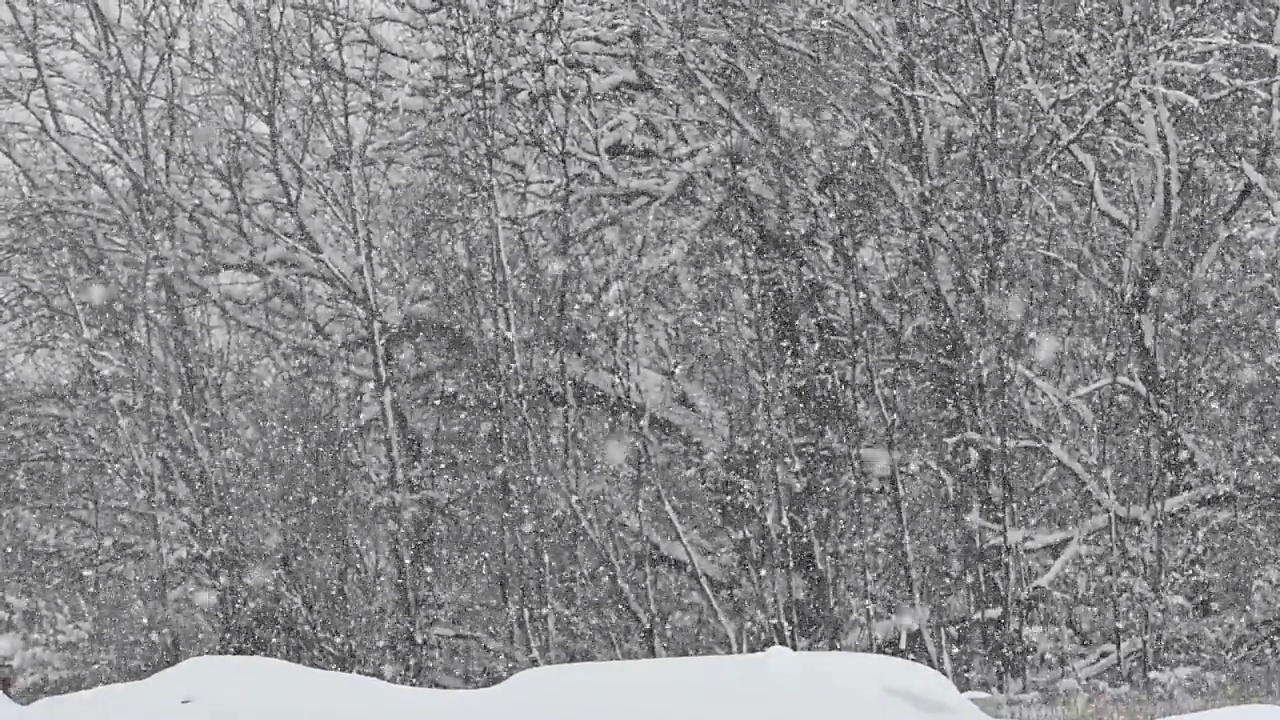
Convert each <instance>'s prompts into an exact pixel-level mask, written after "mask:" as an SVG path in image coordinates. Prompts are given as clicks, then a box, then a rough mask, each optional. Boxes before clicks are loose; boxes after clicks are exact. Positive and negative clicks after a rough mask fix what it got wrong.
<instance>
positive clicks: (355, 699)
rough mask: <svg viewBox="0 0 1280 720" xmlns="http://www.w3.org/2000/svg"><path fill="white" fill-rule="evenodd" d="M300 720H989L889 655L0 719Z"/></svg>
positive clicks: (176, 697)
mask: <svg viewBox="0 0 1280 720" xmlns="http://www.w3.org/2000/svg"><path fill="white" fill-rule="evenodd" d="M291 717H305V718H307V719H308V720H358V719H359V718H365V717H376V718H379V720H410V719H412V720H423V719H424V718H430V719H431V720H507V719H509V720H599V719H600V718H609V720H779V718H788V717H803V718H805V720H836V719H837V718H839V719H840V720H848V718H850V717H857V718H861V719H864V720H989V718H988V717H987V716H986V715H985V714H983V712H982V711H981V710H979V709H978V708H977V706H975V705H974V704H973V703H971V702H970V701H969V700H967V699H965V698H964V697H962V696H961V695H960V693H959V692H958V691H957V690H956V689H955V687H954V686H952V685H951V683H950V682H949V681H947V679H946V678H945V677H943V676H942V675H941V674H939V673H937V672H936V671H934V670H931V669H929V668H927V667H924V666H922V665H917V664H915V663H912V662H909V661H906V660H899V659H896V658H890V657H884V656H880V655H866V654H860V653H839V652H792V651H790V650H785V649H781V648H775V649H772V650H768V651H765V652H762V653H755V654H751V655H735V656H715V657H690V658H664V659H661V660H634V661H617V662H597V663H578V664H568V665H557V666H552V667H543V668H536V669H533V670H527V671H524V672H521V673H517V674H516V675H514V676H513V677H511V678H510V679H509V680H507V681H505V682H503V683H500V684H498V685H496V686H494V687H492V688H487V689H483V690H427V689H416V688H407V687H400V686H396V685H391V684H388V683H384V682H381V681H379V680H373V679H370V678H365V677H359V676H355V675H345V674H342V673H333V672H325V671H321V670H311V669H308V668H304V667H301V666H298V665H292V664H290V663H286V662H281V661H278V660H269V659H265V658H252V657H202V658H195V659H192V660H188V661H186V662H183V663H181V664H179V665H177V666H175V667H173V668H170V669H168V670H165V671H163V672H160V673H157V674H156V675H154V676H152V677H150V678H148V679H146V680H142V681H139V682H135V683H124V684H120V685H109V686H106V687H101V688H97V689H94V690H86V691H84V692H78V693H72V694H70V695H62V696H59V697H52V698H46V699H44V700H41V701H39V702H36V703H34V704H32V705H30V706H27V707H25V708H14V707H9V708H6V707H2V706H0V720H89V719H92V720H224V719H228V718H235V719H236V720H280V718H291ZM1213 720H1227V719H1226V718H1215V719H1213ZM1232 720H1234V719H1232ZM1244 720H1263V719H1262V718H1246V719H1244ZM1266 720H1280V718H1268V719H1266Z"/></svg>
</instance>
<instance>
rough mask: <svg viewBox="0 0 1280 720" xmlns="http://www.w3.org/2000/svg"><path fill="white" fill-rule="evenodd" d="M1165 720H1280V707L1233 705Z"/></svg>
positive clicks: (1165, 719)
mask: <svg viewBox="0 0 1280 720" xmlns="http://www.w3.org/2000/svg"><path fill="white" fill-rule="evenodd" d="M1163 720H1280V705H1232V706H1231V707H1223V708H1214V709H1213V710H1201V711H1200V712H1193V713H1187V714H1186V715H1172V716H1170V717H1167V718H1163Z"/></svg>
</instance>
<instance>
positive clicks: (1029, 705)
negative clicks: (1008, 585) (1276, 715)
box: [977, 662, 1280, 720]
mask: <svg viewBox="0 0 1280 720" xmlns="http://www.w3.org/2000/svg"><path fill="white" fill-rule="evenodd" d="M1233 675H1234V677H1232V678H1229V679H1228V680H1226V681H1224V682H1221V683H1215V684H1213V685H1209V686H1201V687H1168V688H1153V689H1145V690H1139V689H1110V690H1105V691H1098V690H1094V689H1090V690H1085V691H1081V692H1064V693H1057V694H1053V695H1050V694H1040V693H1037V694H1036V695H1035V696H1034V697H1028V698H1025V699H1018V700H1013V701H1008V702H1006V701H1003V700H1001V699H1000V698H990V699H986V700H981V701H977V702H978V706H979V707H981V708H982V709H983V710H984V711H986V712H987V714H989V715H991V716H992V717H995V718H1010V719H1011V720H1045V719H1050V718H1051V719H1053V720H1077V719H1078V720H1086V719H1087V720H1151V719H1152V718H1168V717H1172V716H1176V715H1183V714H1186V713H1192V712H1198V711H1201V710H1209V709H1213V708H1220V707H1225V706H1229V705H1247V704H1251V703H1264V704H1280V662H1277V663H1275V664H1272V665H1270V666H1268V667H1261V668H1247V669H1243V670H1241V671H1238V672H1236V673H1233Z"/></svg>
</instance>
